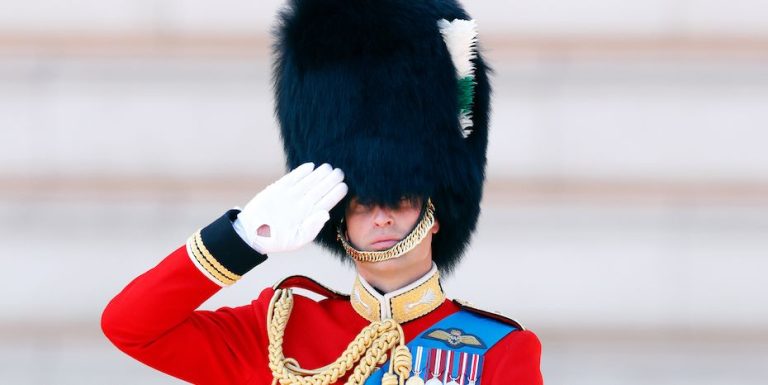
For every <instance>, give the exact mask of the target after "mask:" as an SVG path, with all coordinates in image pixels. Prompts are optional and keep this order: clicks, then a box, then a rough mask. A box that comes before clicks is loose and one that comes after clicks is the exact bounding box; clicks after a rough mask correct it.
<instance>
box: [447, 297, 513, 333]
mask: <svg viewBox="0 0 768 385" xmlns="http://www.w3.org/2000/svg"><path fill="white" fill-rule="evenodd" d="M453 303H455V304H456V305H459V307H460V308H462V309H464V310H467V311H469V312H472V313H475V314H479V315H481V316H484V317H488V318H491V319H495V320H496V321H499V322H503V323H505V324H507V325H512V326H514V327H516V328H517V329H518V330H525V327H524V326H523V324H521V323H520V322H517V321H515V320H513V319H512V318H509V317H507V316H505V315H504V314H501V313H499V312H497V311H488V310H483V309H478V308H476V307H475V306H474V305H472V304H471V303H469V302H467V301H463V300H460V299H454V300H453Z"/></svg>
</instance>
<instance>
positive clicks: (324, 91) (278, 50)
mask: <svg viewBox="0 0 768 385" xmlns="http://www.w3.org/2000/svg"><path fill="white" fill-rule="evenodd" d="M440 19H447V20H453V19H470V18H469V16H468V15H467V14H466V12H465V11H464V10H463V9H462V7H461V6H460V5H459V4H458V3H457V2H455V1H451V0H420V1H413V0H355V1H349V0H292V1H290V2H289V4H288V5H287V6H286V8H284V9H283V11H282V12H281V13H280V15H279V19H278V20H279V22H278V25H277V27H276V29H275V36H276V43H275V45H274V54H275V62H274V88H275V97H276V114H277V118H278V121H279V123H280V130H281V136H282V139H283V144H284V149H285V153H286V157H287V166H288V168H289V169H292V168H294V167H296V166H298V165H300V164H302V163H304V162H308V161H311V162H315V164H321V163H324V162H327V163H330V164H331V165H332V166H334V167H339V168H341V169H342V170H343V171H344V173H345V175H346V178H345V182H346V183H347V185H348V186H349V188H350V192H349V194H348V195H347V196H348V197H351V196H357V197H359V198H360V199H361V200H362V201H365V202H371V203H380V204H385V205H394V204H396V203H397V202H398V201H399V200H400V199H401V198H402V197H404V196H405V197H422V198H423V197H432V201H433V202H434V204H435V207H436V211H435V214H436V217H437V220H438V221H439V222H440V231H439V232H438V233H437V234H436V235H435V236H434V238H433V243H432V252H433V258H434V260H435V263H436V264H437V266H438V267H439V268H440V269H441V270H442V271H443V272H450V271H451V270H452V269H453V267H454V266H455V265H456V263H457V262H458V261H459V259H460V257H461V255H462V254H463V252H464V250H465V248H466V246H467V244H468V243H469V240H470V237H471V234H472V232H473V231H474V229H475V226H476V224H477V219H478V216H479V214H480V199H481V197H482V188H483V181H484V179H485V164H486V148H487V144H488V117H489V100H490V86H489V83H488V77H487V72H488V68H487V67H486V65H485V63H484V61H483V58H482V55H481V54H480V53H478V55H477V57H476V58H474V59H473V61H474V64H475V81H476V83H477V85H476V89H475V95H474V103H473V108H472V116H473V119H474V122H473V130H472V134H471V135H469V136H468V137H467V138H466V139H465V138H464V136H463V135H462V128H461V126H460V123H459V120H458V119H457V116H458V111H459V105H458V103H459V102H458V96H457V77H456V68H455V67H454V65H453V63H452V60H451V56H450V53H449V52H448V49H447V48H446V45H445V43H444V41H443V38H442V36H441V34H440V30H439V28H438V25H437V22H438V20H440ZM346 203H347V202H346V201H345V202H343V204H340V205H338V206H337V207H336V208H335V209H334V210H333V211H332V212H331V220H330V221H329V222H328V224H326V226H325V227H324V228H323V230H322V231H321V232H320V235H319V236H318V238H317V241H318V242H319V243H320V244H321V245H323V246H325V247H327V248H329V249H330V250H332V251H334V252H336V253H337V254H339V255H342V256H343V255H344V252H343V249H342V248H341V246H340V244H339V243H338V241H337V240H336V239H335V236H336V233H335V227H336V226H338V224H339V222H340V220H341V218H342V217H343V215H344V213H343V211H344V207H345V206H346Z"/></svg>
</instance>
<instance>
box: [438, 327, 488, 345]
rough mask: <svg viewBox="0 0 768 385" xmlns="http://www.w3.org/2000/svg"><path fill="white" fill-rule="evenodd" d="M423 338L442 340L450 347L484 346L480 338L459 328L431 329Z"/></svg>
mask: <svg viewBox="0 0 768 385" xmlns="http://www.w3.org/2000/svg"><path fill="white" fill-rule="evenodd" d="M424 338H428V339H432V340H438V341H443V342H445V343H446V344H447V345H448V346H450V347H452V348H461V347H463V346H469V347H473V348H481V349H484V348H485V343H483V341H482V340H480V338H478V337H477V336H473V335H471V334H464V331H462V330H461V329H446V330H443V329H433V330H430V331H429V332H428V333H426V336H424Z"/></svg>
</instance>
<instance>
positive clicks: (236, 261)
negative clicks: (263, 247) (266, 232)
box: [200, 209, 267, 275]
mask: <svg viewBox="0 0 768 385" xmlns="http://www.w3.org/2000/svg"><path fill="white" fill-rule="evenodd" d="M238 213H240V210H236V209H232V210H229V211H227V212H226V213H225V214H224V215H222V216H221V217H220V218H219V219H217V220H215V221H213V223H211V224H210V225H208V226H206V227H204V228H203V229H202V230H200V236H201V238H202V241H203V245H205V248H206V249H208V251H209V252H210V254H211V255H212V256H213V257H214V258H215V259H216V261H218V262H219V263H220V264H221V265H222V266H224V267H225V268H226V269H227V270H229V271H231V272H233V273H235V274H237V275H243V274H245V273H247V272H248V271H250V270H251V269H253V268H254V267H256V265H258V264H260V263H262V262H264V261H266V260H267V256H266V255H264V254H261V253H259V252H258V251H256V250H254V249H253V248H251V246H249V245H248V244H247V243H245V241H243V239H242V238H240V236H239V235H238V234H237V232H236V231H235V228H234V227H233V226H232V222H234V220H235V219H237V214H238Z"/></svg>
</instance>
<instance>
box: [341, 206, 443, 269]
mask: <svg viewBox="0 0 768 385" xmlns="http://www.w3.org/2000/svg"><path fill="white" fill-rule="evenodd" d="M434 224H435V206H434V205H433V204H432V200H431V199H427V205H426V208H425V210H424V215H422V217H421V220H420V221H419V223H418V224H416V226H415V227H414V228H413V230H411V233H410V234H408V236H407V237H405V238H403V239H402V240H400V242H397V243H396V244H395V245H394V246H392V247H390V248H388V249H386V250H380V251H362V250H358V249H356V248H355V247H354V246H352V244H350V243H349V241H348V240H347V237H346V235H345V234H344V230H343V228H342V226H341V225H339V227H338V228H337V234H336V238H337V239H338V240H339V242H341V245H342V246H343V247H344V250H345V251H346V252H347V255H349V256H350V257H352V258H353V259H355V260H358V261H360V262H381V261H386V260H389V259H393V258H397V257H399V256H401V255H403V254H405V253H407V252H409V251H411V250H413V248H414V247H416V245H418V244H419V243H420V242H421V241H422V240H424V238H425V237H426V236H427V234H429V230H430V229H432V225H434Z"/></svg>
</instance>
